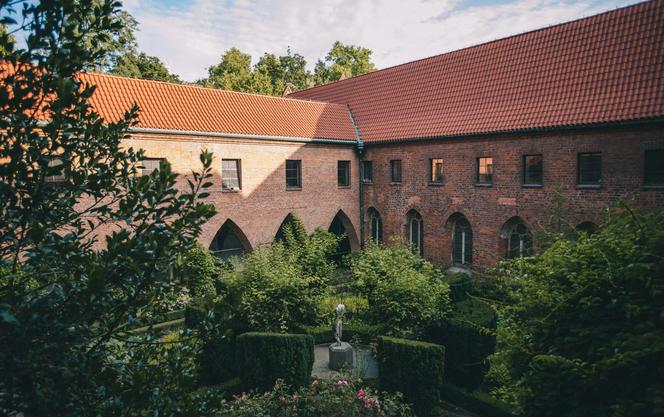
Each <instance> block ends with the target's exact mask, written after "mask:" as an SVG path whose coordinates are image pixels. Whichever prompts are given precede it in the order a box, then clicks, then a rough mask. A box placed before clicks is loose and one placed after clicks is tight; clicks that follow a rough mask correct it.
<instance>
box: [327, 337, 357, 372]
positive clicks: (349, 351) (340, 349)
mask: <svg viewBox="0 0 664 417" xmlns="http://www.w3.org/2000/svg"><path fill="white" fill-rule="evenodd" d="M328 349H329V351H330V364H329V367H330V369H332V370H333V371H340V370H341V368H344V367H345V368H352V367H353V348H352V346H351V345H350V343H347V342H341V345H337V343H336V342H334V343H332V344H331V345H330V347H329V348H328Z"/></svg>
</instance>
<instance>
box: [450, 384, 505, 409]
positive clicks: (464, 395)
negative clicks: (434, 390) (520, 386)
mask: <svg viewBox="0 0 664 417" xmlns="http://www.w3.org/2000/svg"><path fill="white" fill-rule="evenodd" d="M441 397H442V398H443V399H444V400H447V401H449V402H451V403H453V404H455V405H458V406H459V407H463V408H465V409H466V410H468V411H472V412H473V413H477V414H481V415H483V416H487V417H488V416H491V417H514V416H515V415H516V414H515V413H514V412H513V411H512V410H511V409H510V407H509V406H508V405H507V404H505V403H503V402H501V401H499V400H497V399H495V398H493V397H491V396H490V395H489V394H486V393H483V392H468V391H465V390H463V389H461V388H459V387H455V386H454V385H451V384H447V383H444V384H443V387H442V389H441Z"/></svg>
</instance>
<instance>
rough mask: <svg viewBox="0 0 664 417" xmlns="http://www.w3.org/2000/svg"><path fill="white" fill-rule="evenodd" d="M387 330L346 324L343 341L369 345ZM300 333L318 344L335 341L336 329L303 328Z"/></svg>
mask: <svg viewBox="0 0 664 417" xmlns="http://www.w3.org/2000/svg"><path fill="white" fill-rule="evenodd" d="M387 330H388V329H387V327H386V326H384V325H383V326H381V325H373V324H365V323H361V322H357V323H344V324H343V334H342V339H343V340H344V341H347V342H350V341H352V340H355V339H359V340H360V341H361V342H362V343H366V344H369V343H370V342H371V341H372V340H374V339H375V338H376V337H378V335H381V334H384V333H385V331H387ZM298 332H302V333H305V334H309V335H311V336H313V338H314V342H315V343H316V344H320V343H329V342H333V341H334V329H333V328H332V325H329V326H328V325H323V326H303V327H302V328H300V329H298Z"/></svg>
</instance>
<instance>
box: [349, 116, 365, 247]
mask: <svg viewBox="0 0 664 417" xmlns="http://www.w3.org/2000/svg"><path fill="white" fill-rule="evenodd" d="M348 115H349V116H350V121H351V123H352V124H353V129H354V130H355V138H356V139H357V147H356V149H357V155H358V159H359V161H360V166H359V167H358V170H357V173H358V175H359V181H358V183H359V191H360V193H359V194H360V247H361V248H364V182H363V181H362V162H363V161H364V142H362V135H360V129H358V128H357V123H355V117H354V116H353V112H352V110H351V109H350V106H348Z"/></svg>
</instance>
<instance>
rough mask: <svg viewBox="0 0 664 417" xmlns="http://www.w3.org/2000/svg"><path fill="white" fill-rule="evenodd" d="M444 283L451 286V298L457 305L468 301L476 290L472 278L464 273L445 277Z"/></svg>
mask: <svg viewBox="0 0 664 417" xmlns="http://www.w3.org/2000/svg"><path fill="white" fill-rule="evenodd" d="M443 281H445V282H447V284H448V285H449V286H450V298H451V299H452V301H453V302H455V303H458V302H459V301H464V300H467V299H468V295H469V294H470V293H472V292H473V290H474V285H473V280H472V278H470V277H469V276H468V275H467V274H464V273H462V272H458V273H456V274H448V275H445V276H444V277H443Z"/></svg>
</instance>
